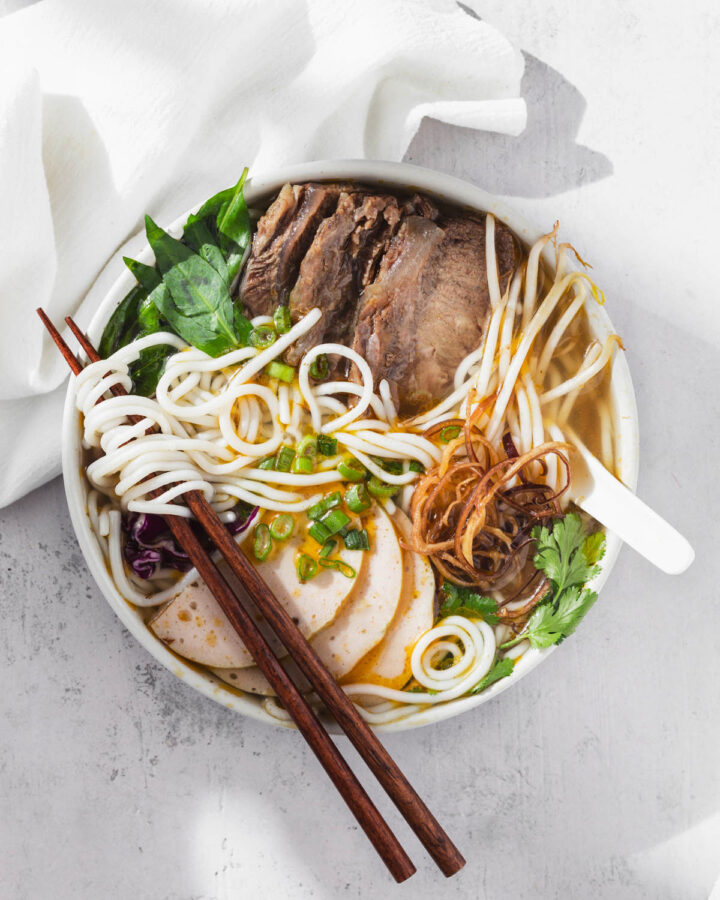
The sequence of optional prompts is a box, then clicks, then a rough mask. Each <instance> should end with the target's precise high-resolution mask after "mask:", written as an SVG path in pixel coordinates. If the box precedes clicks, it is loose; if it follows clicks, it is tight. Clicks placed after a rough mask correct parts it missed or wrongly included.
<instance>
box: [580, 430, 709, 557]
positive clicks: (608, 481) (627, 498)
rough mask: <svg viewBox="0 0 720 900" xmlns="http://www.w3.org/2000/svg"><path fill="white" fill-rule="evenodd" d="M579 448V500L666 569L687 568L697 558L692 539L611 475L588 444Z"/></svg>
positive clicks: (583, 505) (593, 513)
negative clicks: (691, 543) (690, 542)
mask: <svg viewBox="0 0 720 900" xmlns="http://www.w3.org/2000/svg"><path fill="white" fill-rule="evenodd" d="M576 450H577V453H575V454H574V456H575V461H576V465H575V466H574V467H573V488H572V490H573V495H574V496H573V499H574V501H575V503H577V505H578V506H579V507H581V509H584V510H585V512H587V513H589V514H590V515H591V516H592V517H593V518H594V519H596V520H597V521H598V522H600V523H601V524H602V525H604V526H605V527H606V528H608V529H609V530H610V531H613V532H615V534H616V535H617V536H618V537H619V538H621V540H623V541H624V542H625V543H626V544H629V545H630V546H631V547H632V548H633V550H635V551H637V552H638V553H639V554H640V555H641V556H644V557H645V559H647V560H649V561H650V562H651V563H652V564H653V565H655V566H657V567H658V568H659V569H661V570H662V571H663V572H667V574H668V575H679V574H680V573H681V572H684V571H685V569H687V567H688V566H689V565H690V564H691V563H692V561H693V560H694V559H695V551H694V550H693V548H692V547H691V546H690V544H689V543H688V541H687V540H686V539H685V538H684V537H683V536H682V535H681V534H680V532H679V531H677V530H676V529H675V528H673V527H672V525H670V523H669V522H666V521H665V519H663V518H661V517H660V516H659V515H658V514H657V513H656V512H655V511H654V510H652V509H650V507H649V506H648V505H647V504H646V503H643V501H642V500H640V498H639V497H636V496H635V494H633V492H632V491H631V490H629V489H628V488H626V487H625V485H624V484H623V483H622V482H621V481H618V480H617V478H615V476H614V475H611V474H610V472H608V470H607V469H606V468H605V466H603V464H602V463H601V462H600V460H599V459H597V458H596V457H595V456H593V454H592V453H590V451H589V450H588V449H587V447H584V446H583V445H582V444H579V443H578V444H577V446H576ZM578 463H579V465H578Z"/></svg>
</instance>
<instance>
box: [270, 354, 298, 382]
mask: <svg viewBox="0 0 720 900" xmlns="http://www.w3.org/2000/svg"><path fill="white" fill-rule="evenodd" d="M265 374H266V375H269V376H270V378H277V379H278V381H284V382H285V383H286V384H292V380H293V378H294V377H295V369H293V367H292V366H288V365H286V364H285V363H283V362H278V360H276V359H274V360H273V361H272V362H270V363H268V364H267V365H266V366H265Z"/></svg>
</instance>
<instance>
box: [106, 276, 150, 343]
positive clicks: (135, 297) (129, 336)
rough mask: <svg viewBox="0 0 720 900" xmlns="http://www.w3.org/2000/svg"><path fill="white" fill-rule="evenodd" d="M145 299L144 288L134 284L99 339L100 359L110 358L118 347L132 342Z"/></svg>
mask: <svg viewBox="0 0 720 900" xmlns="http://www.w3.org/2000/svg"><path fill="white" fill-rule="evenodd" d="M146 298H147V293H146V291H145V290H144V288H142V287H140V285H139V284H136V285H135V287H134V288H133V289H132V290H131V291H130V293H129V294H127V295H126V296H125V297H123V299H122V300H121V301H120V303H119V304H118V305H117V307H116V308H115V311H114V312H113V314H112V315H111V316H110V319H109V321H108V323H107V325H106V326H105V330H104V331H103V333H102V337H101V338H100V344H99V346H98V352H99V353H100V356H102V357H108V356H111V355H112V354H113V353H114V352H115V351H116V350H119V349H120V347H125V346H126V345H127V344H129V343H130V341H131V340H133V337H134V333H135V328H136V325H137V319H138V309H139V308H140V304H141V303H142V302H143V300H145V299H146Z"/></svg>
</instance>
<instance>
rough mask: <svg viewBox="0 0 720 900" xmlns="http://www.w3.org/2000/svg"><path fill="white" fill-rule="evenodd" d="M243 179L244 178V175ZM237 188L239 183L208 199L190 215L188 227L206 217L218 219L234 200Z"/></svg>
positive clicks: (213, 219)
mask: <svg viewBox="0 0 720 900" xmlns="http://www.w3.org/2000/svg"><path fill="white" fill-rule="evenodd" d="M241 180H243V179H242V176H241ZM236 188H237V185H236V186H235V187H230V188H225V190H224V191H220V192H219V193H218V194H215V196H214V197H211V198H210V199H209V200H206V201H205V202H204V203H203V205H202V206H201V207H200V209H199V210H198V211H197V212H196V213H192V214H191V215H189V216H188V220H187V223H186V227H187V225H192V224H193V222H201V221H203V220H205V219H211V220H212V221H213V222H215V221H217V218H218V216H219V215H221V214H222V211H223V209H225V208H227V206H228V204H229V203H230V201H231V200H232V198H233V195H234V193H235V190H236Z"/></svg>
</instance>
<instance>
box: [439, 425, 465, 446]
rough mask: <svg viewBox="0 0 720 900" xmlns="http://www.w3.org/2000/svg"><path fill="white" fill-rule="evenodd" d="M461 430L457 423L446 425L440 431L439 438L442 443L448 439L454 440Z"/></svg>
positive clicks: (445, 442)
mask: <svg viewBox="0 0 720 900" xmlns="http://www.w3.org/2000/svg"><path fill="white" fill-rule="evenodd" d="M461 431H462V428H461V427H460V426H459V425H446V426H445V428H443V430H442V431H441V432H440V440H441V441H442V443H443V444H447V443H448V442H449V441H454V440H455V438H456V437H458V435H459V434H460V432H461Z"/></svg>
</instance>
